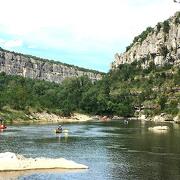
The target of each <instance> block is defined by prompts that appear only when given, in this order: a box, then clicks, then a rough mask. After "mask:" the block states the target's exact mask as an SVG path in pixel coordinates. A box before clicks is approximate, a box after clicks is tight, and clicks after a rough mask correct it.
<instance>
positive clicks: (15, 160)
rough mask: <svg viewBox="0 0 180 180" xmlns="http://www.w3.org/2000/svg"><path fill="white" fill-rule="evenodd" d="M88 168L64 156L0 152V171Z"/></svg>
mask: <svg viewBox="0 0 180 180" xmlns="http://www.w3.org/2000/svg"><path fill="white" fill-rule="evenodd" d="M55 168H56V169H57V168H58V169H88V166H85V165H83V164H78V163H76V162H74V161H70V160H66V159H64V158H58V159H51V158H25V157H24V156H22V155H19V154H15V153H12V152H5V153H0V171H11V170H12V171H13V170H16V171H17V170H31V169H55Z"/></svg>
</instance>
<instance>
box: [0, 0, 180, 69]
mask: <svg viewBox="0 0 180 180" xmlns="http://www.w3.org/2000/svg"><path fill="white" fill-rule="evenodd" d="M0 4H1V11H0V46H1V47H2V48H5V49H8V50H12V51H17V52H21V53H25V54H31V55H35V56H40V57H44V58H48V59H53V60H57V61H61V62H64V63H68V64H73V65H78V66H81V67H85V68H90V69H96V70H100V71H104V72H107V71H108V70H109V68H110V63H111V62H112V61H113V58H114V54H115V53H116V52H118V53H122V52H123V51H124V50H125V48H126V46H127V45H129V43H130V42H131V41H132V40H133V37H134V36H136V35H138V34H140V33H141V32H142V31H143V30H144V29H145V28H146V27H147V26H152V27H153V26H155V25H156V23H157V22H159V21H163V20H165V19H167V18H169V16H172V15H173V14H174V13H175V12H176V11H178V10H179V8H180V4H177V3H174V2H173V0H0Z"/></svg>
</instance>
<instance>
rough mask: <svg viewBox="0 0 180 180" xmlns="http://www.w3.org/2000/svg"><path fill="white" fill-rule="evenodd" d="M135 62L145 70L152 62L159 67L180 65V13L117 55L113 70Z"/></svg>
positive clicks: (140, 37)
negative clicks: (139, 63)
mask: <svg viewBox="0 0 180 180" xmlns="http://www.w3.org/2000/svg"><path fill="white" fill-rule="evenodd" d="M148 30H149V31H148ZM134 61H140V62H141V66H142V67H143V68H146V67H148V66H149V64H150V62H154V64H155V65H157V66H163V65H164V64H173V65H180V12H177V13H175V15H174V16H173V17H171V18H169V19H168V20H166V21H164V22H163V23H158V24H157V25H156V26H155V27H154V28H149V29H148V28H147V30H146V31H144V32H143V33H142V34H141V35H140V36H137V37H136V38H135V39H134V41H133V43H132V44H131V45H130V46H129V47H128V49H127V51H126V52H125V53H123V54H118V53H116V54H115V60H114V62H113V63H112V69H115V68H117V67H118V66H119V65H120V64H125V63H132V62H134Z"/></svg>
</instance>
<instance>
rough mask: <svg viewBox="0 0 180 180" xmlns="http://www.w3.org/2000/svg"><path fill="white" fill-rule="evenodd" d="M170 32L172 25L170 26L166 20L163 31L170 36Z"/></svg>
mask: <svg viewBox="0 0 180 180" xmlns="http://www.w3.org/2000/svg"><path fill="white" fill-rule="evenodd" d="M169 30H170V25H169V21H168V20H166V21H164V22H163V31H164V33H166V34H168V33H169Z"/></svg>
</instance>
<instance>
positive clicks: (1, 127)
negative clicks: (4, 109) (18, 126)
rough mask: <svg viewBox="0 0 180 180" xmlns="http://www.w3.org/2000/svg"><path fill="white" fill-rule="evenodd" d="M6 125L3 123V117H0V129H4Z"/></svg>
mask: <svg viewBox="0 0 180 180" xmlns="http://www.w3.org/2000/svg"><path fill="white" fill-rule="evenodd" d="M6 128H7V127H6V125H5V124H4V123H3V119H2V118H1V117H0V129H6Z"/></svg>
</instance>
